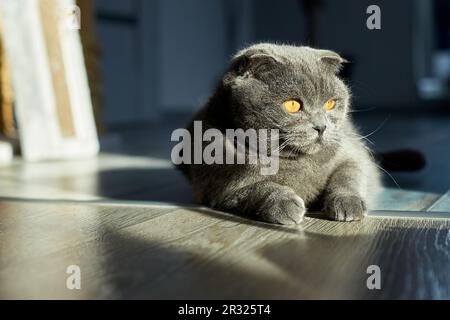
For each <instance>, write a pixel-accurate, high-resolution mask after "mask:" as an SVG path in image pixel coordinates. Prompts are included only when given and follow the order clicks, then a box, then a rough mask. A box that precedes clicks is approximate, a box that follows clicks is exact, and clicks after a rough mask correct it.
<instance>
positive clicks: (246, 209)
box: [213, 181, 306, 224]
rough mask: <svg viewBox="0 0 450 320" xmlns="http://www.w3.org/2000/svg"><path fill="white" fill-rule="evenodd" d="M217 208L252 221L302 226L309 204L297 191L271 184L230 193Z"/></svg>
mask: <svg viewBox="0 0 450 320" xmlns="http://www.w3.org/2000/svg"><path fill="white" fill-rule="evenodd" d="M213 206H214V207H216V208H218V209H221V210H225V211H229V212H233V213H235V214H238V215H243V216H246V217H249V218H251V219H255V220H260V221H264V222H270V223H277V224H298V223H300V222H301V221H302V220H303V216H304V215H305V212H306V207H305V202H304V201H303V199H302V198H301V197H299V196H298V195H297V194H296V193H295V192H294V190H293V189H291V188H289V187H287V186H283V185H280V184H277V183H274V182H271V181H262V182H258V183H254V184H251V185H248V186H246V187H243V188H239V189H235V190H227V191H225V192H224V194H223V195H222V197H219V201H218V202H217V203H214V205H213Z"/></svg>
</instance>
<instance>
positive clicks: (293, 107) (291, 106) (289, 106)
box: [283, 100, 302, 113]
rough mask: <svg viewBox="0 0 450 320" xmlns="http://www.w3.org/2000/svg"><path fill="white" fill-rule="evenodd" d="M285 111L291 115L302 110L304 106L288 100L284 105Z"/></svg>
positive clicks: (298, 102)
mask: <svg viewBox="0 0 450 320" xmlns="http://www.w3.org/2000/svg"><path fill="white" fill-rule="evenodd" d="M283 106H284V109H286V111H287V112H289V113H295V112H298V111H299V110H300V108H301V107H302V104H301V103H300V101H297V100H287V101H285V102H284V103H283Z"/></svg>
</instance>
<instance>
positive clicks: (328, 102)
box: [325, 99, 336, 111]
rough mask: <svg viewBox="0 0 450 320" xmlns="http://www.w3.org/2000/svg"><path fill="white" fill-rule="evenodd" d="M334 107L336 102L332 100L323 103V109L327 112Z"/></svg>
mask: <svg viewBox="0 0 450 320" xmlns="http://www.w3.org/2000/svg"><path fill="white" fill-rule="evenodd" d="M335 106H336V100H334V99H330V100H328V101H327V103H325V109H327V111H330V110H333V109H334V107H335Z"/></svg>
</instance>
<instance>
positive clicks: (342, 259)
mask: <svg viewBox="0 0 450 320" xmlns="http://www.w3.org/2000/svg"><path fill="white" fill-rule="evenodd" d="M0 211H1V212H2V214H1V215H0V252H1V253H2V254H1V256H0V283H1V284H2V286H0V297H1V298H65V299H80V298H81V299H87V298H179V299H194V298H213V299H219V298H220V299H227V298H233V299H236V298H238V299H241V298H242V299H265V298H275V299H278V298H288V299H303V298H307V299H310V298H314V299H315V298H318V299H323V298H331V299H341V298H352V299H353V298H358V299H367V298H376V299H386V298H396V299H405V298H415V299H423V298H434V299H449V298H450V291H449V288H450V286H449V284H450V272H449V270H450V231H449V227H450V225H449V220H448V219H447V220H440V219H404V218H367V219H365V220H364V221H362V222H356V223H339V222H333V221H327V220H323V219H319V218H312V217H308V218H306V221H305V222H304V224H302V225H301V226H299V227H282V226H274V225H268V224H262V223H257V222H253V221H248V220H245V219H241V218H238V217H235V216H231V215H228V214H225V213H221V212H217V211H212V210H205V209H201V208H165V207H157V206H148V205H136V206H132V205H128V204H124V205H120V204H110V205H108V204H80V203H79V204H77V203H55V202H51V201H48V202H33V201H28V202H24V201H2V202H0ZM70 264H77V265H79V266H80V267H81V271H82V289H81V290H74V291H71V290H67V289H66V288H65V281H66V277H67V274H65V269H66V268H67V266H68V265H70ZM373 264H376V265H378V266H380V268H381V276H382V289H381V290H375V291H371V290H368V289H367V287H366V279H367V277H368V274H367V273H366V270H367V267H368V266H369V265H373Z"/></svg>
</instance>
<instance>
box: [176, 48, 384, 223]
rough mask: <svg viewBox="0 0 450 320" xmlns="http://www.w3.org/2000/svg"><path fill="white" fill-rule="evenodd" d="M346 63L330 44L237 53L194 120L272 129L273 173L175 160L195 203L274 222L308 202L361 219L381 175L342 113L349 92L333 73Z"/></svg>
mask: <svg viewBox="0 0 450 320" xmlns="http://www.w3.org/2000/svg"><path fill="white" fill-rule="evenodd" d="M344 62H345V60H344V59H343V58H341V57H340V56H339V55H338V54H337V53H335V52H333V51H328V50H318V49H313V48H310V47H296V46H288V45H275V44H268V43H262V44H256V45H253V46H250V47H248V48H246V49H244V50H241V51H240V52H239V53H238V54H237V55H235V56H234V58H233V59H232V61H231V64H230V67H229V68H228V70H227V71H226V72H225V74H224V76H223V78H222V80H221V82H220V83H219V85H218V87H217V89H216V91H215V93H214V94H213V96H212V97H211V98H210V100H209V101H208V103H207V104H206V106H204V107H203V108H202V109H201V110H200V111H199V112H198V113H197V114H196V115H195V116H194V119H193V121H202V124H203V130H206V129H208V128H216V129H218V130H220V131H221V132H223V133H224V132H225V129H228V128H230V129H235V128H242V129H244V130H247V129H249V128H254V129H260V128H276V129H278V130H279V132H280V142H279V143H280V148H279V170H278V172H277V174H275V175H267V176H264V175H261V173H260V171H259V166H258V165H248V164H239V165H229V164H211V165H207V164H182V165H179V167H180V169H181V170H182V171H183V172H184V173H185V175H186V176H187V177H188V179H189V181H190V183H191V184H192V187H193V192H194V197H195V199H196V201H198V202H199V203H201V204H204V205H207V206H210V207H212V208H215V209H219V210H223V211H226V212H231V213H235V214H238V215H242V216H246V217H248V218H251V219H256V220H260V221H265V222H270V223H278V224H298V223H300V222H301V221H302V219H303V216H304V215H305V212H306V210H307V209H306V208H307V207H308V208H309V209H311V210H320V211H322V212H323V213H324V214H325V215H326V216H327V217H329V218H330V219H333V220H337V221H354V220H360V219H361V218H363V217H364V216H365V215H366V214H367V207H368V206H369V205H370V203H371V201H372V200H373V199H374V196H375V194H376V193H377V191H378V189H379V187H380V177H379V172H378V170H377V166H376V164H375V162H374V160H373V158H372V156H371V154H370V152H369V151H368V149H367V147H366V146H365V145H364V142H363V141H362V138H361V137H360V136H359V135H358V134H357V131H356V130H355V128H354V126H353V125H352V122H351V119H350V117H349V109H350V93H349V89H348V88H347V86H346V85H345V84H344V82H343V81H342V80H341V79H340V78H339V77H338V73H339V70H340V68H341V65H342V63H344ZM188 130H189V131H190V132H191V133H193V122H191V124H190V126H189V128H188Z"/></svg>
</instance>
